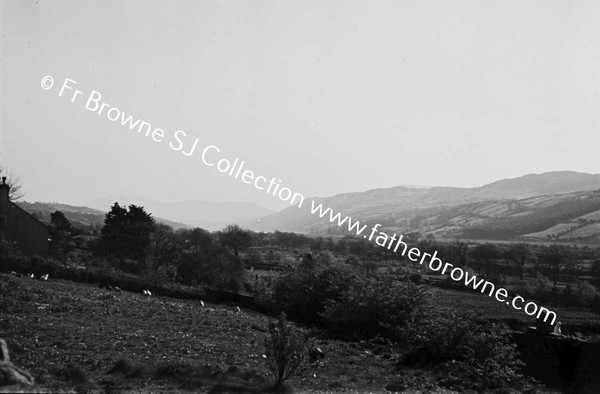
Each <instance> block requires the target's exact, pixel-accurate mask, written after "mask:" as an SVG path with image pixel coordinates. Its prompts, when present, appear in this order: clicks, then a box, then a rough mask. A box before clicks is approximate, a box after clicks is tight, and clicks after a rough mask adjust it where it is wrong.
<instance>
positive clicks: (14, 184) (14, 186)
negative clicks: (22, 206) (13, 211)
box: [0, 165, 25, 201]
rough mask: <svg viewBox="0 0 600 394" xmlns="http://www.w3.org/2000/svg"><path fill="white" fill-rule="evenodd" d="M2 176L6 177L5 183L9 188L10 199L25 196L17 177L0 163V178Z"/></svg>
mask: <svg viewBox="0 0 600 394" xmlns="http://www.w3.org/2000/svg"><path fill="white" fill-rule="evenodd" d="M2 177H6V183H7V184H8V187H9V188H10V191H9V194H8V196H9V198H10V199H11V200H12V201H18V200H20V199H21V198H23V197H24V196H25V193H23V191H22V189H21V183H20V182H19V178H17V177H16V176H15V175H14V174H13V173H12V172H9V171H8V170H6V169H5V168H4V167H2V165H0V179H1V178H2Z"/></svg>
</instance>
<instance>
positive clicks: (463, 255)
mask: <svg viewBox="0 0 600 394" xmlns="http://www.w3.org/2000/svg"><path fill="white" fill-rule="evenodd" d="M448 254H449V255H450V260H451V261H452V263H453V264H454V265H455V266H458V267H466V265H467V259H468V255H469V245H467V244H466V243H465V242H463V241H459V240H456V242H454V243H453V244H451V245H449V246H448Z"/></svg>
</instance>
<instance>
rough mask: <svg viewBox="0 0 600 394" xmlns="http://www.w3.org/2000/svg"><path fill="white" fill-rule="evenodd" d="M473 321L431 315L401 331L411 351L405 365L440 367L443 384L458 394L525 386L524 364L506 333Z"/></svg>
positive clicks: (450, 315) (472, 316)
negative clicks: (455, 390)
mask: <svg viewBox="0 0 600 394" xmlns="http://www.w3.org/2000/svg"><path fill="white" fill-rule="evenodd" d="M476 318H477V316H476V315H475V314H473V313H469V314H463V315H459V314H457V313H455V312H444V313H442V314H433V313H432V314H431V315H430V316H429V317H428V318H427V319H424V320H423V321H422V322H421V324H419V325H411V326H410V327H409V328H408V329H407V330H405V331H404V334H405V335H406V336H405V340H406V343H407V345H408V346H409V347H410V348H411V351H409V352H408V353H407V354H406V355H405V358H404V363H405V364H407V365H420V366H436V367H441V368H442V370H443V375H444V378H443V381H442V384H443V385H445V386H447V387H450V388H454V389H458V390H460V391H464V390H466V389H476V390H486V389H493V388H499V387H508V386H511V387H522V385H525V384H527V383H528V381H527V380H526V379H525V378H524V377H523V376H522V375H521V374H520V373H519V370H520V368H521V367H522V365H523V363H522V362H521V361H520V359H519V354H518V352H517V349H516V345H514V344H511V343H510V342H509V337H508V335H509V333H508V331H506V330H505V329H504V328H502V327H501V326H498V325H495V324H490V323H486V324H482V323H479V322H478V321H477V320H476Z"/></svg>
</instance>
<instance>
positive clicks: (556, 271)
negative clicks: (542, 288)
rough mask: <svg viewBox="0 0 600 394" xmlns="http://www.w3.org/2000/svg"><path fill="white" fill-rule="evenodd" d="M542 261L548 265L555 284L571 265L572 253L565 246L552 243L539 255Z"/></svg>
mask: <svg viewBox="0 0 600 394" xmlns="http://www.w3.org/2000/svg"><path fill="white" fill-rule="evenodd" d="M539 260H540V263H541V264H545V265H547V266H548V270H549V271H550V275H551V276H552V280H553V281H554V285H556V283H557V282H558V280H559V277H560V274H561V273H562V272H563V271H564V270H565V269H566V268H567V267H568V266H570V265H571V263H572V262H573V261H572V259H571V253H570V252H569V249H567V248H566V247H564V246H561V245H557V244H552V245H550V246H548V247H547V248H546V249H545V250H544V251H543V252H542V253H541V254H540V257H539Z"/></svg>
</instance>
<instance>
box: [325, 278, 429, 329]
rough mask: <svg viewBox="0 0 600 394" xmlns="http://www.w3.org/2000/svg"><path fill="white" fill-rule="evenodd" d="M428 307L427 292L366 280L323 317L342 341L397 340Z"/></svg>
mask: <svg viewBox="0 0 600 394" xmlns="http://www.w3.org/2000/svg"><path fill="white" fill-rule="evenodd" d="M427 307H429V293H428V292H427V291H426V290H425V288H423V287H420V286H417V285H415V284H414V283H412V282H400V281H399V280H397V279H395V278H393V277H383V278H373V279H368V280H365V281H363V282H361V283H359V284H358V285H357V286H354V287H353V288H352V289H350V290H348V291H346V292H345V293H344V294H343V297H342V299H341V300H340V301H335V300H331V301H329V302H328V304H327V306H326V308H325V312H324V313H323V316H324V319H325V321H326V322H327V325H328V328H329V329H330V330H331V332H332V333H333V334H334V335H336V336H338V337H340V338H342V339H346V340H348V339H353V340H359V339H371V338H374V337H377V336H380V337H382V338H386V339H389V340H398V339H399V337H400V334H401V329H402V328H403V327H404V326H405V325H406V324H407V323H409V322H415V321H417V320H419V318H420V317H421V316H423V315H424V312H425V310H426V308H427Z"/></svg>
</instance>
